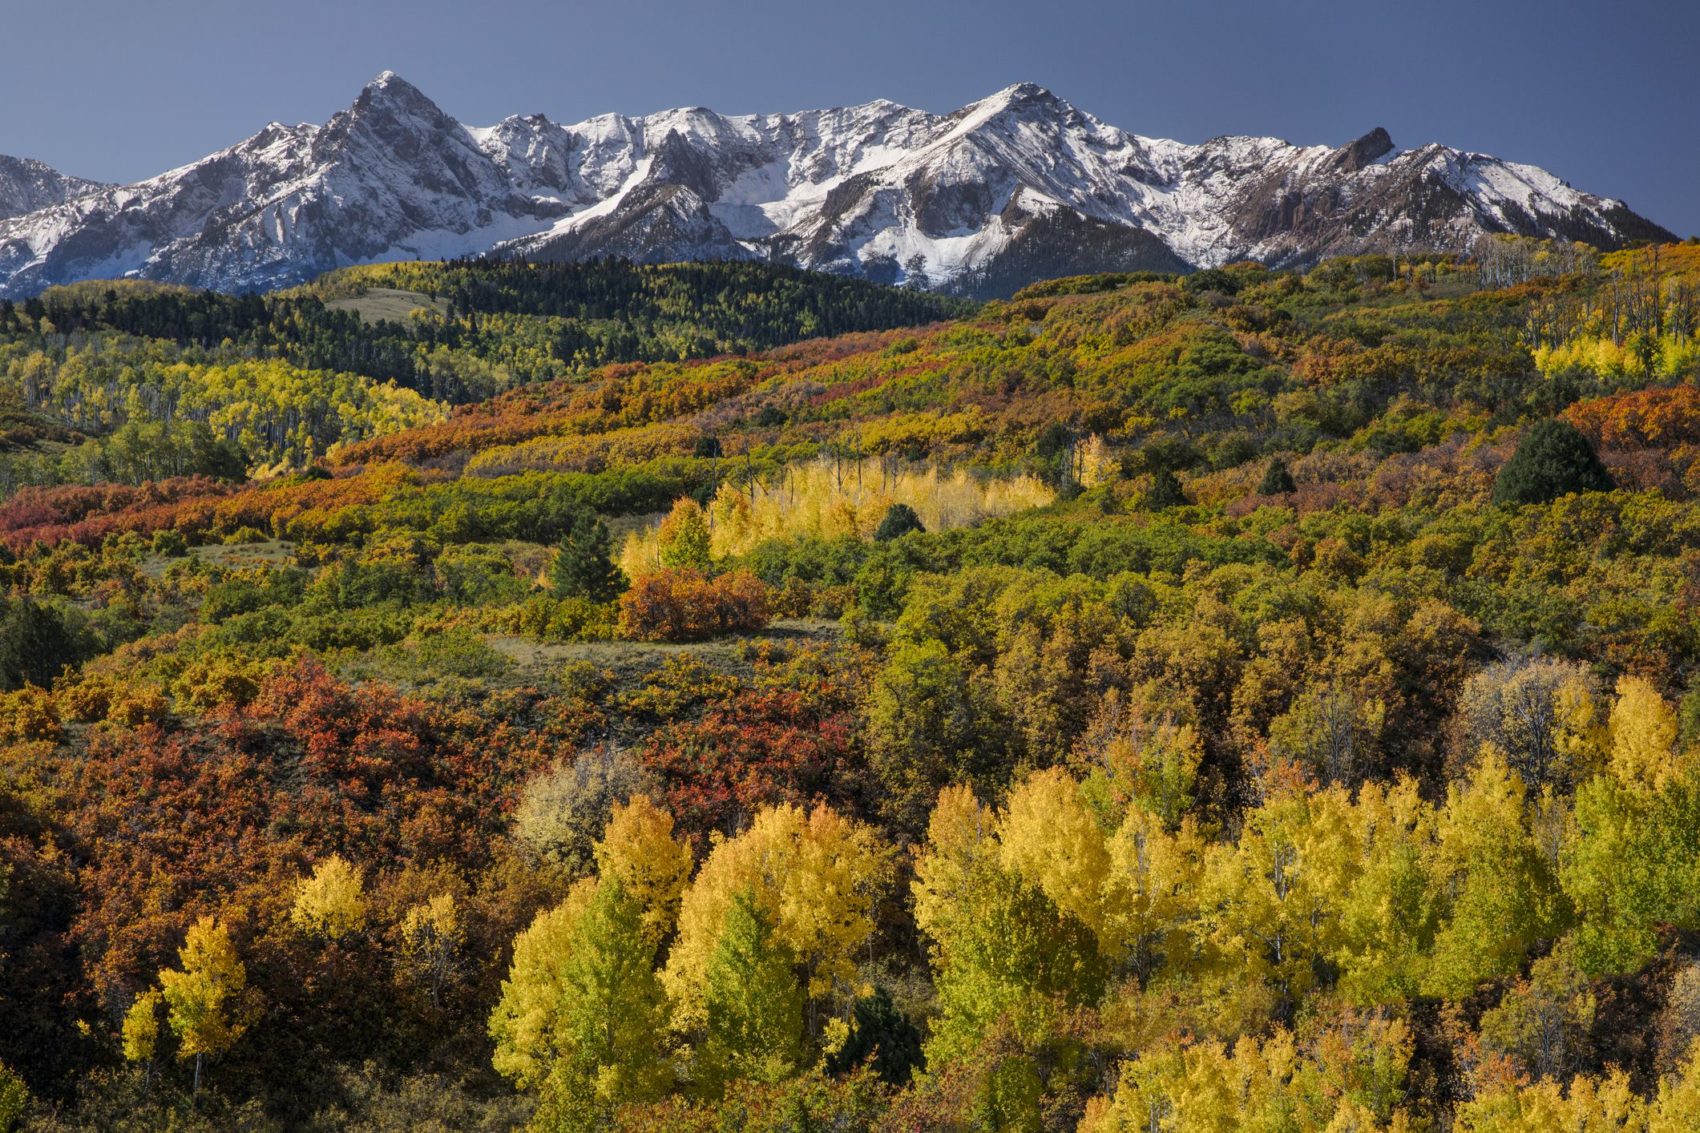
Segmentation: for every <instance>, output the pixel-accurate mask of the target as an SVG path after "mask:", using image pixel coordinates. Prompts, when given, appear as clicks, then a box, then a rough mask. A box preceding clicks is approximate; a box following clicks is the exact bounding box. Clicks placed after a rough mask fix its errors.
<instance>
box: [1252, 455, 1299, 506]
mask: <svg viewBox="0 0 1700 1133" xmlns="http://www.w3.org/2000/svg"><path fill="white" fill-rule="evenodd" d="M1297 487H1298V485H1297V484H1294V483H1293V474H1292V473H1291V472H1290V471H1288V469H1287V462H1286V461H1284V460H1282V459H1281V458H1280V457H1278V456H1277V457H1276V458H1275V459H1273V460H1271V461H1270V462H1269V467H1268V468H1266V469H1264V471H1263V482H1262V483H1260V484H1259V485H1258V486H1257V494H1258V495H1260V496H1284V495H1286V494H1287V493H1289V492H1291V491H1293V490H1295V489H1296V488H1297Z"/></svg>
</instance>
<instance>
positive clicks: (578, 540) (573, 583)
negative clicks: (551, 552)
mask: <svg viewBox="0 0 1700 1133" xmlns="http://www.w3.org/2000/svg"><path fill="white" fill-rule="evenodd" d="M549 580H550V582H552V583H553V584H554V587H555V593H556V594H558V595H560V596H561V597H563V598H589V599H590V600H591V601H593V602H610V601H612V600H613V599H615V598H617V597H618V596H619V594H620V591H622V590H624V589H625V588H626V576H625V574H624V572H622V571H621V570H620V568H619V567H617V566H615V565H614V559H613V555H612V540H611V539H610V537H609V535H608V525H607V524H606V523H604V522H603V521H602V517H601V516H599V515H597V514H596V513H595V512H593V511H591V510H590V509H589V508H579V509H577V510H576V511H574V512H573V514H572V517H571V519H569V520H568V523H567V532H566V534H565V535H563V536H562V537H561V545H560V549H559V551H558V552H557V553H556V555H555V562H554V565H553V566H551V567H550V568H549Z"/></svg>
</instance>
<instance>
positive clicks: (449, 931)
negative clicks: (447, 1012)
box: [401, 893, 466, 1007]
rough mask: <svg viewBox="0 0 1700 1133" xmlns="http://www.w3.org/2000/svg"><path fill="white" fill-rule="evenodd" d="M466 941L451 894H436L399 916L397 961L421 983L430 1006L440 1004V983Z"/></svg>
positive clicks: (451, 970) (445, 979) (454, 965)
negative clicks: (399, 957) (399, 952)
mask: <svg viewBox="0 0 1700 1133" xmlns="http://www.w3.org/2000/svg"><path fill="white" fill-rule="evenodd" d="M465 944H466V929H465V928H464V927H463V926H462V924H461V920H460V909H459V907H458V906H457V905H456V904H455V899H454V894H452V893H438V894H436V895H435V896H433V897H431V898H430V899H429V900H427V901H423V902H420V903H419V904H417V905H414V906H412V907H411V908H409V909H408V910H407V912H406V913H405V914H404V915H403V916H402V918H401V960H402V964H403V965H404V966H405V967H406V968H407V969H408V970H410V971H411V972H412V973H413V974H414V976H415V978H416V979H417V980H419V982H421V983H422V984H424V985H425V989H426V993H427V994H428V995H429V996H430V998H431V1006H432V1007H438V1006H441V1001H442V994H443V986H444V985H445V984H446V983H448V981H449V980H450V979H451V978H452V977H453V975H454V973H455V969H456V968H457V967H458V966H459V963H460V953H461V949H462V948H463V947H465Z"/></svg>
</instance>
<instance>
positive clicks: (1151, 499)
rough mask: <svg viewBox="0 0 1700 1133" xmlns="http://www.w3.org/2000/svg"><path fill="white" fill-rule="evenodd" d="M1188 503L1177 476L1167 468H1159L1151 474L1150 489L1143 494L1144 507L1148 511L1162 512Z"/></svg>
mask: <svg viewBox="0 0 1700 1133" xmlns="http://www.w3.org/2000/svg"><path fill="white" fill-rule="evenodd" d="M1188 502H1190V501H1188V500H1187V498H1186V490H1185V489H1184V488H1182V487H1181V478H1180V477H1179V476H1176V475H1175V474H1174V473H1173V472H1172V471H1170V470H1169V469H1168V468H1159V469H1157V471H1155V472H1153V473H1152V474H1151V489H1150V491H1148V492H1146V493H1145V506H1146V507H1147V508H1148V509H1149V510H1151V511H1162V510H1163V509H1164V508H1171V507H1179V506H1180V505H1182V504H1184V503H1188Z"/></svg>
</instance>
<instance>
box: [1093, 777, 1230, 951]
mask: <svg viewBox="0 0 1700 1133" xmlns="http://www.w3.org/2000/svg"><path fill="white" fill-rule="evenodd" d="M1109 852H1110V867H1111V879H1110V895H1111V899H1110V901H1109V916H1108V918H1107V923H1106V926H1105V937H1104V939H1105V940H1106V942H1107V944H1108V948H1109V951H1110V954H1111V955H1113V956H1115V957H1117V958H1119V959H1121V960H1122V961H1123V962H1125V963H1127V964H1128V965H1129V966H1130V967H1131V968H1132V970H1133V972H1134V974H1135V975H1137V976H1138V977H1139V979H1140V981H1141V982H1145V981H1148V980H1149V979H1150V978H1151V977H1152V976H1153V975H1155V974H1156V973H1157V971H1158V969H1159V968H1161V967H1163V966H1165V965H1169V964H1173V963H1175V962H1177V961H1178V960H1179V959H1180V958H1181V957H1183V956H1185V955H1187V954H1188V953H1190V952H1191V949H1190V947H1189V946H1188V945H1189V941H1190V932H1191V929H1192V927H1193V924H1194V922H1195V920H1196V918H1197V916H1198V901H1199V884H1200V881H1201V880H1202V874H1203V868H1204V857H1205V843H1204V839H1203V838H1202V837H1201V836H1200V835H1199V833H1198V828H1197V826H1196V825H1195V824H1194V822H1193V821H1192V819H1190V818H1186V819H1182V820H1181V823H1180V828H1179V829H1178V830H1176V831H1175V832H1174V833H1173V834H1171V833H1170V832H1169V831H1168V828H1167V824H1166V823H1165V822H1164V821H1163V819H1162V818H1161V817H1160V816H1159V815H1156V814H1153V813H1151V812H1150V811H1147V810H1145V809H1144V808H1143V807H1141V806H1138V805H1137V804H1135V805H1132V806H1129V807H1128V809H1127V815H1126V817H1125V818H1123V819H1122V824H1121V825H1120V826H1119V827H1117V828H1116V832H1115V834H1114V835H1112V836H1111V838H1110V841H1109Z"/></svg>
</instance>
